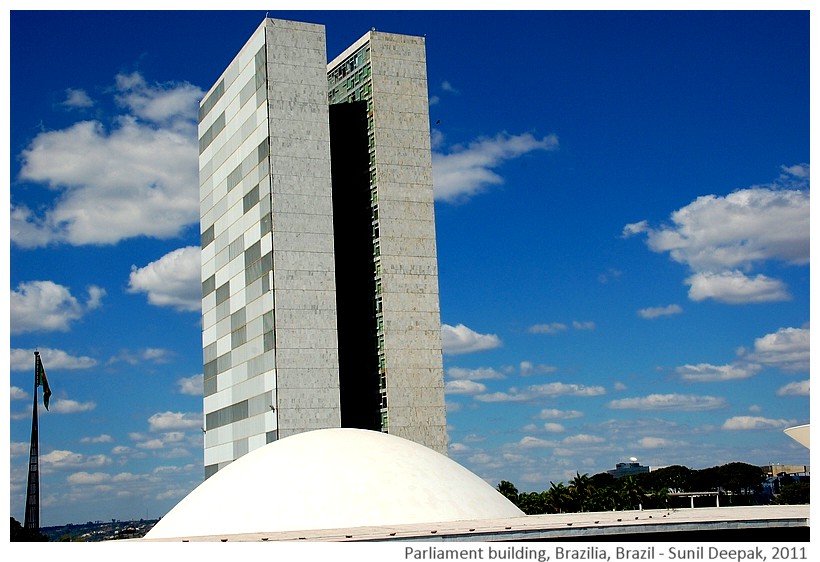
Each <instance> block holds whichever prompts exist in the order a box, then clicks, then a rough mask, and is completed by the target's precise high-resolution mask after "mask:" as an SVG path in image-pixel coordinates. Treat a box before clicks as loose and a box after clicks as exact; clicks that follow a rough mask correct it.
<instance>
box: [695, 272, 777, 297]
mask: <svg viewBox="0 0 820 562" xmlns="http://www.w3.org/2000/svg"><path fill="white" fill-rule="evenodd" d="M686 284H687V285H689V298H690V299H691V300H693V301H703V300H706V299H713V300H715V301H717V302H722V303H726V304H743V303H759V302H776V301H786V300H789V299H790V298H791V295H790V294H789V292H788V290H787V289H786V285H785V284H783V282H782V281H780V280H778V279H772V278H771V277H767V276H766V275H763V274H758V275H755V276H750V275H746V274H745V273H743V272H742V271H738V270H732V271H720V272H716V273H713V272H709V271H702V272H699V273H696V274H694V275H692V276H690V277H688V278H687V279H686Z"/></svg>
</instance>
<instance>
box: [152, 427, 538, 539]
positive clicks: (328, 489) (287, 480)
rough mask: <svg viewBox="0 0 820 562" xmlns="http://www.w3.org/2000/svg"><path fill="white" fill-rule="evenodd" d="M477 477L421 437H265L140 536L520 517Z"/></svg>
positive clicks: (342, 433)
mask: <svg viewBox="0 0 820 562" xmlns="http://www.w3.org/2000/svg"><path fill="white" fill-rule="evenodd" d="M522 515H524V513H523V512H522V511H521V510H520V509H518V508H517V507H516V506H515V505H513V504H512V502H510V501H509V500H508V499H507V498H505V497H504V496H502V495H501V494H500V493H498V492H497V491H496V490H495V489H494V488H493V487H492V486H490V485H489V484H487V483H486V482H485V481H484V480H482V479H481V478H479V477H478V476H476V475H475V474H473V473H472V472H470V471H469V470H467V469H466V468H464V467H463V466H461V465H460V464H458V463H456V462H455V461H453V460H451V459H449V458H447V457H446V456H444V455H442V454H440V453H437V452H436V451H433V450H432V449H428V448H427V447H424V446H423V445H419V444H418V443H415V442H412V441H409V440H407V439H402V438H400V437H396V436H395V435H389V434H386V433H380V432H377V431H367V430H362V429H344V428H338V429H320V430H316V431H310V432H306V433H300V434H297V435H292V436H290V437H287V438H285V439H281V440H279V441H274V442H273V443H269V444H267V445H265V446H264V447H260V448H258V449H256V450H254V451H251V452H250V453H248V454H247V455H244V456H242V457H240V458H239V459H237V460H235V461H234V462H232V463H231V464H229V465H228V466H226V467H225V468H223V469H222V470H220V471H219V472H217V473H216V474H214V475H213V476H211V477H210V478H208V479H207V480H205V481H204V482H203V483H202V484H200V485H199V486H198V487H197V488H195V489H194V490H193V491H192V492H191V493H190V494H188V496H186V497H185V498H183V499H182V501H180V502H179V503H178V504H177V505H176V506H175V507H174V508H173V509H171V511H170V512H168V514H167V515H166V516H165V517H163V518H162V519H161V520H160V521H159V522H158V523H157V524H156V525H155V526H154V528H153V529H151V531H150V532H149V533H148V534H147V535H146V537H145V538H146V539H163V538H166V539H167V538H177V537H194V536H203V535H220V534H240V533H257V532H276V531H296V530H307V529H334V528H349V527H365V526H374V525H391V524H392V525H395V524H405V523H428V522H441V521H462V520H471V519H492V518H504V517H520V516H522Z"/></svg>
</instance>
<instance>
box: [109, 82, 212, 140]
mask: <svg viewBox="0 0 820 562" xmlns="http://www.w3.org/2000/svg"><path fill="white" fill-rule="evenodd" d="M116 81H117V88H118V90H119V92H120V93H119V94H118V95H117V102H118V103H119V104H120V105H122V106H123V107H125V108H127V109H128V110H130V112H131V113H132V114H133V115H136V116H137V117H140V118H141V119H145V120H147V121H151V122H154V123H159V124H167V125H171V126H172V127H173V128H180V127H181V128H183V129H184V130H187V129H188V127H189V126H190V123H189V121H190V119H191V118H193V116H195V115H197V110H198V107H199V100H201V99H202V94H203V93H204V92H203V91H202V90H200V89H199V88H198V87H196V86H193V85H192V84H188V83H173V82H171V83H167V84H155V85H153V86H150V85H148V83H147V82H146V81H145V79H144V78H143V77H142V76H141V75H140V74H139V73H136V72H135V73H132V74H127V75H126V74H120V75H118V76H117V77H116Z"/></svg>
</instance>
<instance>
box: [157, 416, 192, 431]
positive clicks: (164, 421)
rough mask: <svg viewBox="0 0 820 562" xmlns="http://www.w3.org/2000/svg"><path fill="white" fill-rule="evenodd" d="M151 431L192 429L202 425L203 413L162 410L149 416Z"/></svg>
mask: <svg viewBox="0 0 820 562" xmlns="http://www.w3.org/2000/svg"><path fill="white" fill-rule="evenodd" d="M148 425H149V427H150V429H151V431H168V430H172V429H190V428H193V427H201V426H202V414H195V413H183V412H161V413H157V414H154V415H152V416H151V417H150V418H148Z"/></svg>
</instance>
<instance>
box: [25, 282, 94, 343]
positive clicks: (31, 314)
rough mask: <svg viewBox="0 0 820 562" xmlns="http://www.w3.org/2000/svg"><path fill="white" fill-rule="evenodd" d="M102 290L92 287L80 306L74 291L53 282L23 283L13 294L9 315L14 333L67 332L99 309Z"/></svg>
mask: <svg viewBox="0 0 820 562" xmlns="http://www.w3.org/2000/svg"><path fill="white" fill-rule="evenodd" d="M103 294H105V291H104V290H103V289H100V288H99V287H95V286H91V287H89V289H88V299H87V300H86V303H85V304H82V303H80V301H79V300H77V298H76V297H74V296H73V295H72V294H71V291H70V290H69V289H68V288H67V287H64V286H62V285H58V284H57V283H54V282H53V281H29V282H25V283H20V284H19V285H18V286H17V290H12V291H11V297H10V299H9V313H10V315H11V333H12V334H21V333H25V332H36V331H55V330H56V331H61V332H66V331H68V329H69V326H70V324H71V322H73V321H75V320H79V319H80V318H82V317H83V316H85V314H86V313H87V312H88V311H90V310H93V309H95V308H98V307H99V306H100V296H101V295H103Z"/></svg>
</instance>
